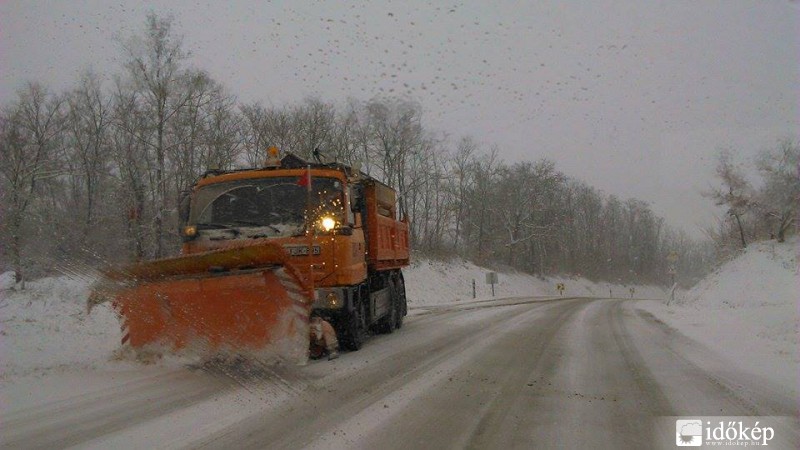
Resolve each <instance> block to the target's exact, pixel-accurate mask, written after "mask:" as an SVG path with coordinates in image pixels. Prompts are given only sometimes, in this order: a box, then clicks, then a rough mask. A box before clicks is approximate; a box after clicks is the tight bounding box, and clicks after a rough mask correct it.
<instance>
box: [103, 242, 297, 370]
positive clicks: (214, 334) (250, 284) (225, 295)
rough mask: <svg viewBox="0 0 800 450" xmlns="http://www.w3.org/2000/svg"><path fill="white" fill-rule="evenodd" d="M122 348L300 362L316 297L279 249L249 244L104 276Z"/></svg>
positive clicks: (273, 245)
mask: <svg viewBox="0 0 800 450" xmlns="http://www.w3.org/2000/svg"><path fill="white" fill-rule="evenodd" d="M105 277H106V279H107V280H110V281H112V282H115V283H117V285H120V284H121V285H122V287H119V288H117V289H114V291H113V294H112V299H111V300H112V302H113V305H114V307H115V309H116V310H117V311H118V312H119V314H120V320H121V322H122V343H123V345H130V346H131V347H133V348H134V349H154V350H156V351H158V352H163V351H166V352H182V351H188V352H190V353H192V354H200V355H213V354H215V353H218V352H235V353H253V352H255V353H258V352H264V351H266V352H271V353H275V354H277V355H280V356H283V357H286V358H291V359H297V360H302V359H303V358H304V357H305V355H306V352H307V350H308V315H309V312H310V307H311V303H312V302H311V298H312V297H311V295H310V294H311V293H310V291H309V290H308V288H307V286H306V285H305V283H304V281H303V279H302V278H301V277H300V276H299V274H298V273H297V271H296V270H295V269H294V267H292V266H289V265H286V254H285V252H284V251H283V249H282V248H281V247H280V246H279V245H277V244H274V243H267V242H261V243H251V244H247V245H244V246H242V247H237V248H231V249H225V250H215V251H210V252H205V253H198V254H191V255H186V256H179V257H176V258H168V259H162V260H156V261H151V262H146V263H141V264H136V265H132V266H130V267H127V268H125V269H124V270H121V271H111V272H108V273H106V274H105Z"/></svg>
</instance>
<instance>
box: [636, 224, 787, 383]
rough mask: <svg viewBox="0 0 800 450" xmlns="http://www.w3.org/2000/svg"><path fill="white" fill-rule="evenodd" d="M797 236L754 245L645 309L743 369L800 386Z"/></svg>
mask: <svg viewBox="0 0 800 450" xmlns="http://www.w3.org/2000/svg"><path fill="white" fill-rule="evenodd" d="M798 244H800V241H799V240H798V239H797V237H795V238H792V239H791V240H789V241H787V242H786V243H783V244H778V243H776V242H774V241H770V242H761V243H755V244H752V245H750V246H749V247H748V248H747V249H746V251H744V252H743V253H742V254H740V255H739V256H738V257H737V258H735V259H733V260H731V261H729V262H728V263H726V264H723V265H722V266H721V267H719V268H718V269H717V270H716V271H714V272H713V273H712V274H711V275H709V276H707V277H706V278H705V279H703V280H702V281H701V282H700V283H698V284H697V285H696V286H695V287H693V288H692V289H691V290H689V291H688V292H686V293H683V294H682V295H679V296H677V297H676V301H675V303H673V304H672V305H670V306H666V305H664V304H651V305H643V306H645V307H646V309H648V310H650V311H651V312H653V313H654V314H656V315H657V316H658V317H659V318H660V319H661V320H663V321H665V322H666V323H668V324H669V325H670V326H672V327H674V328H677V329H678V330H680V331H681V332H683V333H684V334H686V335H687V336H689V337H691V338H693V339H695V340H697V341H699V342H702V343H703V344H705V345H706V346H708V347H710V348H712V349H714V350H716V351H717V352H719V353H721V354H723V355H724V356H727V357H728V359H730V360H731V361H733V362H735V363H736V364H738V365H739V366H741V368H742V369H745V370H749V371H750V372H751V373H756V374H759V375H761V376H764V377H766V378H769V379H771V380H773V381H775V382H778V383H779V384H781V385H783V386H785V387H786V388H788V389H796V388H797V382H798V380H797V368H798V363H800V357H798V353H797V333H798V330H800V318H799V317H798V306H800V272H798V265H797V261H798V260H797V251H798Z"/></svg>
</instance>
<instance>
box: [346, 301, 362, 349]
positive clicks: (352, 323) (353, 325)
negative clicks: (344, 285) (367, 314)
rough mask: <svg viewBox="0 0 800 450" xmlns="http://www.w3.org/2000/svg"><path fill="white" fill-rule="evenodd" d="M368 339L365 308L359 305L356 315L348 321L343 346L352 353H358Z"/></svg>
mask: <svg viewBox="0 0 800 450" xmlns="http://www.w3.org/2000/svg"><path fill="white" fill-rule="evenodd" d="M366 339H367V329H366V328H365V327H364V306H363V305H362V304H359V305H358V307H357V308H356V311H355V313H354V314H353V315H352V316H351V317H349V318H348V320H347V331H346V333H345V336H344V339H343V344H344V346H345V348H347V349H348V350H351V351H358V350H360V349H361V346H362V345H364V341H365V340H366Z"/></svg>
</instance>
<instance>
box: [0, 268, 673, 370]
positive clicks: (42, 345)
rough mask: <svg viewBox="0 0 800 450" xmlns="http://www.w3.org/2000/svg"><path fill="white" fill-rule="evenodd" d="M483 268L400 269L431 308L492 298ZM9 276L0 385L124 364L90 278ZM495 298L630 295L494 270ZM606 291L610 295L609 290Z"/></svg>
mask: <svg viewBox="0 0 800 450" xmlns="http://www.w3.org/2000/svg"><path fill="white" fill-rule="evenodd" d="M489 271H490V270H489V269H486V268H482V267H479V266H476V265H474V264H472V263H470V262H468V261H464V260H456V261H449V262H442V261H433V260H427V259H419V260H416V261H415V262H414V263H413V264H412V265H411V267H409V268H407V269H406V270H404V273H405V278H406V289H407V291H408V299H409V303H410V306H411V307H412V308H413V307H416V306H424V305H435V304H443V303H451V302H459V301H468V300H471V299H472V280H473V279H474V280H475V285H476V294H477V295H476V296H477V299H478V300H481V299H489V298H492V293H491V286H490V285H488V284H486V283H485V281H486V273H487V272H489ZM12 278H13V277H12V274H11V273H10V272H8V273H5V274H2V275H0V281H1V282H2V286H1V287H0V289H2V290H0V338H2V339H1V340H0V342H2V354H3V358H2V359H0V383H1V382H3V381H8V380H10V379H14V378H18V377H20V376H29V375H36V374H40V375H41V374H47V373H49V372H52V371H61V372H63V371H66V370H69V369H70V368H72V369H81V370H92V369H97V368H100V367H104V368H105V369H112V370H117V369H119V368H120V367H123V368H124V367H127V366H128V365H127V364H126V363H125V362H124V361H118V360H117V358H115V357H114V352H115V350H116V349H118V348H119V342H120V328H119V322H118V321H117V318H116V316H115V314H114V312H113V311H112V310H111V308H110V307H109V306H108V305H100V306H98V307H96V308H94V309H93V310H92V312H91V314H88V315H87V313H86V298H87V296H88V291H89V285H90V284H91V281H92V280H91V278H90V277H86V276H83V277H80V278H74V277H69V276H61V277H52V278H45V279H41V280H38V281H33V282H29V283H27V286H26V289H25V290H22V291H17V290H13V289H10V288H11V287H12V286H13V281H11V280H12ZM498 278H499V279H498V281H499V283H498V284H496V285H495V297H497V298H503V297H523V296H524V297H531V296H558V295H559V294H558V291H557V290H556V284H557V283H564V284H565V287H566V290H565V292H564V296H587V297H607V296H609V293H610V294H612V295H613V296H615V297H629V296H630V290H629V289H630V286H619V285H609V284H607V283H595V282H592V281H589V280H586V279H582V278H568V277H567V278H549V279H541V278H537V277H533V276H530V275H526V274H522V273H500V274H499V275H498ZM634 289H635V291H634V295H635V297H637V298H655V299H663V298H664V297H665V293H664V291H663V290H661V289H660V288H658V287H647V286H634ZM609 290H610V291H609Z"/></svg>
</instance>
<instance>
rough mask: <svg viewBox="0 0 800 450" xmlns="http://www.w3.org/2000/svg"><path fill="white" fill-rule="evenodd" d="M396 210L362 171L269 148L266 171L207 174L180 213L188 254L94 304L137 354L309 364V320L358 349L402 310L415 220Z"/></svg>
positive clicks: (143, 265)
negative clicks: (322, 322)
mask: <svg viewBox="0 0 800 450" xmlns="http://www.w3.org/2000/svg"><path fill="white" fill-rule="evenodd" d="M396 204H397V202H396V194H395V191H394V190H393V189H391V188H390V187H389V186H387V185H385V184H383V183H381V182H379V181H378V180H376V179H374V178H372V177H370V176H368V175H365V174H364V173H362V172H361V171H360V170H358V169H355V170H354V169H353V168H352V167H348V166H345V165H343V164H340V163H322V162H317V163H309V162H307V161H305V160H303V159H301V158H299V157H297V156H295V155H293V154H287V155H286V156H285V157H283V158H279V155H278V152H277V149H275V148H271V149H270V150H269V158H268V159H267V162H266V164H265V166H264V167H261V168H256V169H242V170H231V171H221V170H209V171H207V172H206V173H205V174H204V175H203V176H202V177H201V178H200V179H199V180H198V181H197V182H196V183H195V185H194V186H193V188H192V189H191V192H190V193H189V194H188V195H187V196H186V197H185V198H184V200H183V201H181V206H180V207H179V215H180V218H181V226H180V233H181V236H182V239H183V245H182V248H181V254H180V255H179V256H176V257H172V258H165V259H158V260H153V261H147V262H140V263H136V264H132V265H129V266H127V267H122V268H117V269H111V270H107V271H106V272H104V273H103V276H102V277H101V279H100V280H99V281H98V282H97V283H96V285H95V288H94V289H93V291H92V294H91V295H90V298H89V306H90V307H91V306H92V305H93V304H96V303H98V302H102V301H111V302H112V304H113V306H114V308H115V310H116V311H117V312H118V314H119V317H120V322H121V328H122V344H123V346H130V347H132V349H133V350H135V351H136V353H137V354H142V353H145V352H146V353H151V352H152V353H156V354H162V353H181V352H190V354H192V355H201V356H213V355H216V354H218V353H221V352H233V353H234V354H256V355H258V354H260V353H261V352H268V353H270V354H278V355H279V356H281V357H283V358H285V359H290V360H294V361H299V362H303V361H305V360H306V358H307V355H308V348H309V316H310V314H311V312H312V311H316V312H318V313H319V315H321V316H322V317H324V318H325V319H326V320H327V321H329V322H330V323H331V324H332V325H333V326H334V328H335V330H336V332H337V335H338V337H339V341H340V342H341V344H342V345H343V347H344V348H346V349H349V350H358V349H359V348H360V347H361V345H362V343H363V342H364V339H365V338H366V337H367V336H368V334H369V333H371V332H375V333H391V332H392V331H393V330H395V329H397V328H400V327H401V326H402V325H403V317H404V316H405V315H406V313H407V305H406V295H405V284H404V280H403V274H402V272H401V269H402V267H404V266H406V265H408V262H409V244H408V222H407V220H406V219H405V218H403V219H400V218H398V214H397V206H396Z"/></svg>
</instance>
